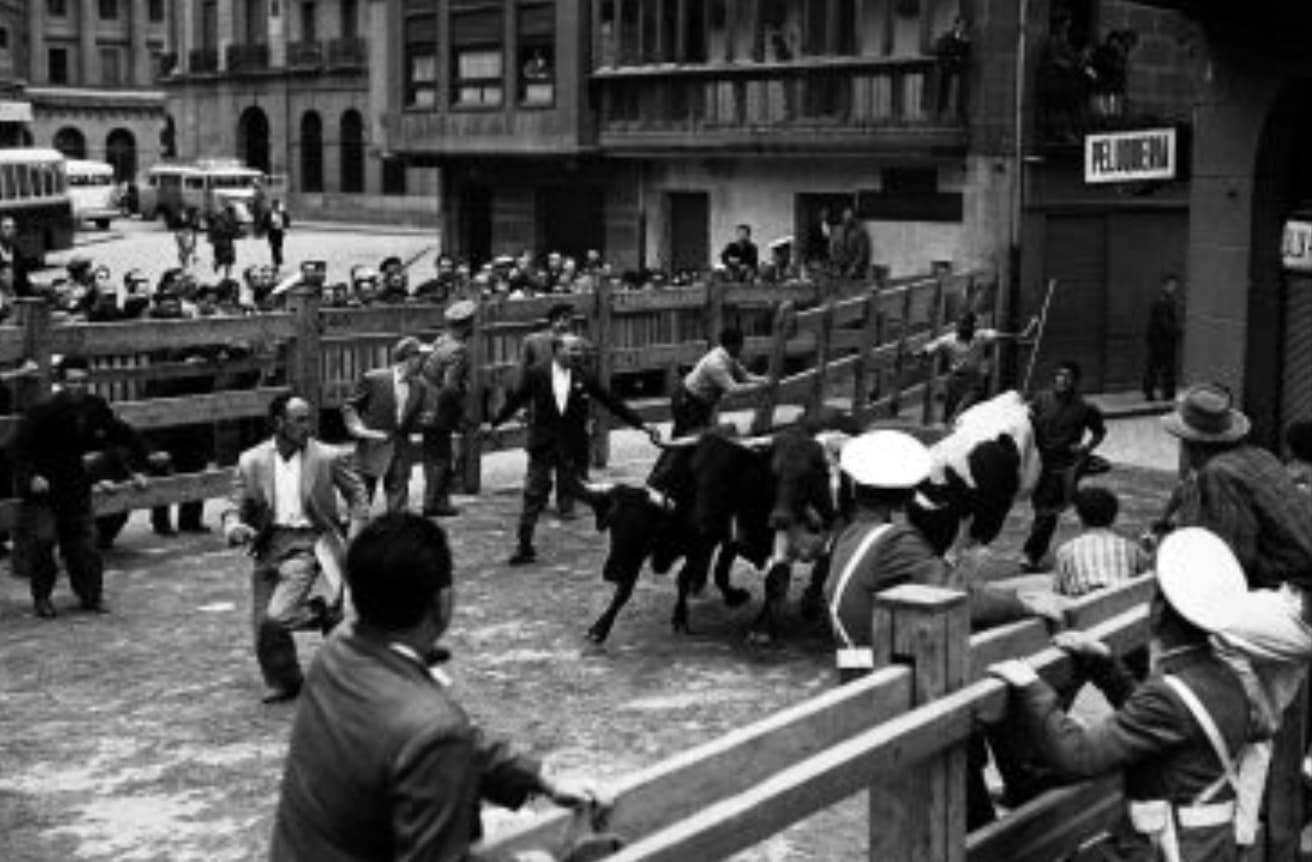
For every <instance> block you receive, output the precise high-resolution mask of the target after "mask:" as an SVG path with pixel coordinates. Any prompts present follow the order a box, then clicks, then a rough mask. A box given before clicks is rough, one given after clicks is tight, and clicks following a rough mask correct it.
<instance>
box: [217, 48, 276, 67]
mask: <svg viewBox="0 0 1312 862" xmlns="http://www.w3.org/2000/svg"><path fill="white" fill-rule="evenodd" d="M226 58H227V61H228V71H229V72H256V71H260V70H262V69H267V68H269V46H268V45H262V44H254V45H229V46H228V50H227V54H226Z"/></svg>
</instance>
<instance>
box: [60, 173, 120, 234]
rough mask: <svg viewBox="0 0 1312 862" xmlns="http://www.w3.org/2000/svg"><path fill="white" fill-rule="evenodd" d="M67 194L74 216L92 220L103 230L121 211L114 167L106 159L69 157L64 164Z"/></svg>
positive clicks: (76, 220)
mask: <svg viewBox="0 0 1312 862" xmlns="http://www.w3.org/2000/svg"><path fill="white" fill-rule="evenodd" d="M64 173H65V174H66V175H67V177H68V196H69V199H70V200H71V201H72V203H73V220H74V221H75V222H76V223H78V224H82V223H84V222H92V223H94V224H95V226H96V227H98V228H100V229H101V230H105V229H107V228H108V227H109V223H110V222H111V221H113V220H114V219H116V218H118V217H119V215H120V212H119V207H118V186H117V185H116V184H115V183H114V167H113V166H112V165H110V164H109V163H108V162H92V161H87V160H85V159H69V160H68V161H67V162H66V163H65V165H64Z"/></svg>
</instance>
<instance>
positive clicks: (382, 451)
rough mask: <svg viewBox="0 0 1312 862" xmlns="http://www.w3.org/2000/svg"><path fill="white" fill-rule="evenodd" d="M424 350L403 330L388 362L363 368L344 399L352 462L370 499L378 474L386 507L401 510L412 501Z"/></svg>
mask: <svg viewBox="0 0 1312 862" xmlns="http://www.w3.org/2000/svg"><path fill="white" fill-rule="evenodd" d="M423 363H424V350H423V347H422V345H421V344H420V343H419V339H418V338H414V337H410V336H407V337H405V338H402V339H401V340H400V341H398V342H396V345H395V346H394V347H393V348H392V364H391V366H389V367H387V368H379V369H376V370H374V371H366V372H365V373H364V374H362V375H360V379H359V381H357V382H356V385H355V391H354V392H352V393H351V396H350V397H349V398H347V399H346V403H345V404H343V405H342V418H343V419H344V420H345V423H346V430H347V432H348V433H350V435H351V436H352V437H354V438H355V459H356V466H357V467H358V469H359V470H360V474H361V478H363V479H364V487H365V491H366V492H367V494H368V497H369V500H370V502H372V501H373V497H374V491H375V489H376V488H377V487H378V481H379V479H381V480H382V483H383V493H384V494H385V495H386V497H387V511H389V512H404V511H405V510H406V509H407V508H408V507H409V505H410V472H411V468H412V465H413V463H414V456H413V453H412V452H411V447H410V435H411V434H412V433H413V432H414V431H415V429H416V428H417V427H418V422H419V413H420V408H421V407H422V406H423V403H424V384H423V382H422V380H421V379H420V377H419V369H420V367H421V366H422V365H423Z"/></svg>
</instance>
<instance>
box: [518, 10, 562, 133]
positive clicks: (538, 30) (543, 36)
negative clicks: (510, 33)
mask: <svg viewBox="0 0 1312 862" xmlns="http://www.w3.org/2000/svg"><path fill="white" fill-rule="evenodd" d="M555 35H556V4H555V2H554V0H552V2H546V3H542V2H521V3H520V4H519V40H518V41H519V103H520V104H521V105H525V106H528V107H550V106H551V105H552V104H553V103H554V102H555V101H556V39H555Z"/></svg>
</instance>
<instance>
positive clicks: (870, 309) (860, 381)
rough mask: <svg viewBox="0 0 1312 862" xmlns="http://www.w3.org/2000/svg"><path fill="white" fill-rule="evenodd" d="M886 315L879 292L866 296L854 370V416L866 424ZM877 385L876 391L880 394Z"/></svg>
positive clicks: (876, 290)
mask: <svg viewBox="0 0 1312 862" xmlns="http://www.w3.org/2000/svg"><path fill="white" fill-rule="evenodd" d="M883 335H884V315H883V313H882V312H880V310H879V291H878V289H875V290H872V291H870V293H869V294H868V295H867V296H866V313H865V319H864V322H863V323H862V326H861V347H860V348H859V350H860V352H859V353H858V354H857V357H856V365H855V366H854V367H853V369H852V378H853V379H852V416H853V417H855V418H856V419H857V420H858V421H861V422H864V421H865V420H866V418H867V417H868V416H869V414H870V395H871V391H872V390H871V386H870V375H871V374H872V373H878V372H877V369H878V365H877V363H876V362H875V358H874V353H875V348H876V347H877V346H878V345H879V344H880V343H882V342H883ZM878 390H879V386H878V383H876V385H875V387H874V391H875V392H878Z"/></svg>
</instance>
